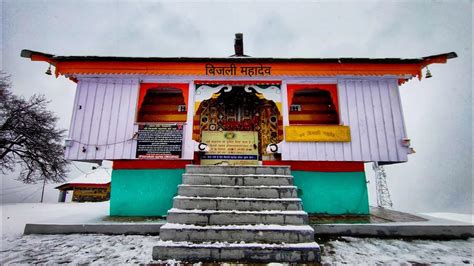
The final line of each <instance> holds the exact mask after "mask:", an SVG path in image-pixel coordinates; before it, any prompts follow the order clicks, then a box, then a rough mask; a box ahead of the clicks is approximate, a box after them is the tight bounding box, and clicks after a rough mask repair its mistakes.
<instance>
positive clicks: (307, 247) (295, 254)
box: [153, 241, 321, 263]
mask: <svg viewBox="0 0 474 266" xmlns="http://www.w3.org/2000/svg"><path fill="white" fill-rule="evenodd" d="M153 259H154V260H169V259H174V260H178V261H182V262H199V261H202V262H215V261H219V262H236V261H238V262H239V263H244V262H247V263H251V262H259V263H270V262H287V263H319V262H320V261H321V257H320V248H319V246H318V244H317V243H316V242H309V243H298V244H279V245H276V244H258V243H242V244H240V243H233V244H229V243H212V244H190V243H187V242H172V241H159V242H158V243H157V246H155V247H153Z"/></svg>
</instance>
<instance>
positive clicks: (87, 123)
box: [78, 82, 97, 160]
mask: <svg viewBox="0 0 474 266" xmlns="http://www.w3.org/2000/svg"><path fill="white" fill-rule="evenodd" d="M87 90H88V93H87V99H86V102H85V103H84V106H83V108H84V120H83V124H82V127H81V129H82V131H81V137H80V138H79V141H80V142H81V148H80V151H79V155H78V159H81V160H84V159H87V153H88V152H89V150H90V147H89V138H90V133H91V127H92V116H93V115H94V107H95V105H94V103H95V97H96V93H97V82H89V86H88V87H87ZM82 147H84V148H85V152H83V151H82Z"/></svg>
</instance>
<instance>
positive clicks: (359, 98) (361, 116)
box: [356, 81, 371, 161]
mask: <svg viewBox="0 0 474 266" xmlns="http://www.w3.org/2000/svg"><path fill="white" fill-rule="evenodd" d="M364 89H365V88H364V87H363V82H362V81H357V82H356V103H357V105H356V108H357V121H358V125H359V138H360V149H361V155H362V161H370V160H371V156H370V146H369V145H370V144H369V134H368V128H367V114H366V112H365V102H364Z"/></svg>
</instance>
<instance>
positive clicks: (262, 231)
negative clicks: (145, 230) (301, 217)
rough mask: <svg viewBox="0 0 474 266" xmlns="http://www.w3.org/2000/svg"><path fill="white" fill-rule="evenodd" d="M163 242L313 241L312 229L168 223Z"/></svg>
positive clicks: (163, 227)
mask: <svg viewBox="0 0 474 266" xmlns="http://www.w3.org/2000/svg"><path fill="white" fill-rule="evenodd" d="M160 239H161V240H164V241H167V240H172V241H188V242H193V243H199V242H216V241H217V242H219V241H220V242H222V241H227V242H240V241H244V242H256V243H282V242H283V243H301V242H312V241H314V230H313V229H312V228H311V226H309V225H240V226H239V225H227V226H196V225H186V224H172V223H166V224H165V225H163V226H162V227H161V229H160Z"/></svg>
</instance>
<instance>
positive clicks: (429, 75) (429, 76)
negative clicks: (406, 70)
mask: <svg viewBox="0 0 474 266" xmlns="http://www.w3.org/2000/svg"><path fill="white" fill-rule="evenodd" d="M432 76H433V75H431V72H430V69H429V68H428V67H426V75H425V78H427V79H429V78H431V77H432Z"/></svg>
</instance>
